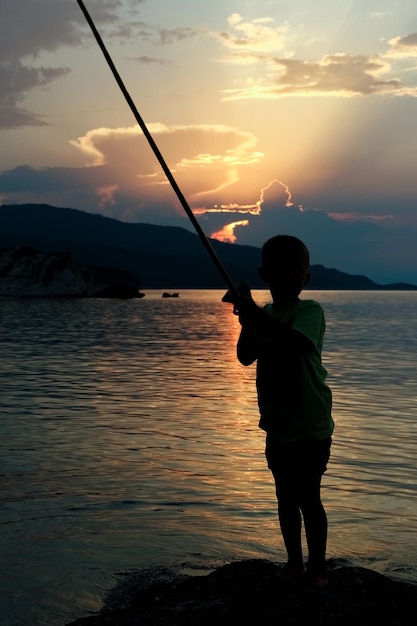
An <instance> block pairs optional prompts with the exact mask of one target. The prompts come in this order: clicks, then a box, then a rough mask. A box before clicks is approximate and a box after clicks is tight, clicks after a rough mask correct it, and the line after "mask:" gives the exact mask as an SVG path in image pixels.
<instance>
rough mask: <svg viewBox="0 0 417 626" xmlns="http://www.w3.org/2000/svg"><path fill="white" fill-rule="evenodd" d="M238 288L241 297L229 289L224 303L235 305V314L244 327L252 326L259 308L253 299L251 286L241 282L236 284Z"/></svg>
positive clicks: (223, 300)
mask: <svg viewBox="0 0 417 626" xmlns="http://www.w3.org/2000/svg"><path fill="white" fill-rule="evenodd" d="M236 288H237V290H238V292H239V295H238V296H236V295H235V294H234V293H232V292H231V290H230V289H229V291H227V292H226V293H225V295H224V296H223V298H222V302H231V303H232V304H233V313H234V314H235V315H238V316H239V321H240V323H241V324H242V326H243V325H249V324H251V325H252V324H253V323H254V316H255V315H256V312H257V311H258V310H259V307H258V305H257V304H256V303H255V301H254V299H253V298H252V294H251V290H250V288H249V285H247V284H246V283H244V282H239V283H237V284H236Z"/></svg>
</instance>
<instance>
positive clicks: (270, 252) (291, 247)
mask: <svg viewBox="0 0 417 626" xmlns="http://www.w3.org/2000/svg"><path fill="white" fill-rule="evenodd" d="M309 264H310V255H309V252H308V249H307V247H306V246H305V245H304V243H303V242H302V241H301V240H300V239H298V238H297V237H292V236H291V235H276V236H275V237H271V239H268V241H266V242H265V243H264V245H263V247H262V266H261V267H260V268H259V275H260V277H261V279H262V280H263V281H265V282H266V283H268V285H269V288H270V290H271V293H272V295H273V296H274V298H275V297H276V298H277V299H278V298H280V299H284V300H288V301H289V300H292V299H296V298H298V295H299V293H300V292H301V290H302V289H303V287H304V285H305V284H306V283H307V282H308V280H309V278H310V274H309V273H308V268H309Z"/></svg>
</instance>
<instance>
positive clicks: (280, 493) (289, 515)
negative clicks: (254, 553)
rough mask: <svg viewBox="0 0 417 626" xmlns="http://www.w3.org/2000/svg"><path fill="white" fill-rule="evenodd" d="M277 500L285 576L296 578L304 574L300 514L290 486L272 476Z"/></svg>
mask: <svg viewBox="0 0 417 626" xmlns="http://www.w3.org/2000/svg"><path fill="white" fill-rule="evenodd" d="M274 479H275V488H276V494H277V500H278V519H279V523H280V527H281V532H282V537H283V539H284V544H285V549H286V551H287V556H288V562H287V575H288V576H289V577H290V578H291V577H297V576H300V575H302V574H303V573H304V562H303V551H302V544H301V525H302V520H301V513H300V509H299V505H298V501H297V499H296V498H295V497H294V492H293V489H292V487H291V485H290V484H287V483H286V481H285V480H280V478H279V477H278V476H274Z"/></svg>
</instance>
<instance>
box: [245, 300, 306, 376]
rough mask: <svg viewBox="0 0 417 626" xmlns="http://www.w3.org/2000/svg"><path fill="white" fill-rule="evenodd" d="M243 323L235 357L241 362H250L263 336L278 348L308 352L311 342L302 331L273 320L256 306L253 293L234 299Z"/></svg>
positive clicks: (260, 349) (256, 353)
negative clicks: (237, 299)
mask: <svg viewBox="0 0 417 626" xmlns="http://www.w3.org/2000/svg"><path fill="white" fill-rule="evenodd" d="M235 308H236V309H237V310H238V314H239V321H240V323H241V325H242V329H241V332H240V336H239V340H238V343H237V358H238V360H239V362H240V363H242V365H251V364H252V363H253V362H254V361H255V360H256V359H257V358H258V356H259V353H260V352H261V351H262V344H264V341H262V339H263V338H265V339H267V343H268V344H269V345H271V343H274V344H275V348H276V349H277V350H282V351H292V352H294V351H295V352H299V353H301V352H308V351H310V350H313V349H314V344H313V343H312V342H311V341H310V339H309V338H308V337H306V335H304V334H303V333H301V332H299V331H297V330H294V329H292V328H291V327H289V326H287V325H285V324H282V323H280V322H278V321H277V320H275V319H274V318H273V317H272V316H271V315H269V313H267V312H266V311H265V310H264V309H263V308H261V307H259V306H258V305H257V304H256V303H255V301H254V300H253V299H252V296H242V297H240V298H239V301H238V302H237V303H235Z"/></svg>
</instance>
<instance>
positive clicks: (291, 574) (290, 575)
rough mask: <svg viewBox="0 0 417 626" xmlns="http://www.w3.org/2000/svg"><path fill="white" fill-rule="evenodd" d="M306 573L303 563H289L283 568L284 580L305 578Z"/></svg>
mask: <svg viewBox="0 0 417 626" xmlns="http://www.w3.org/2000/svg"><path fill="white" fill-rule="evenodd" d="M305 573H306V572H305V569H304V565H303V564H301V565H292V564H291V563H287V564H286V565H285V566H284V569H283V570H282V577H283V579H284V580H289V581H297V580H303V578H304V576H305Z"/></svg>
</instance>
